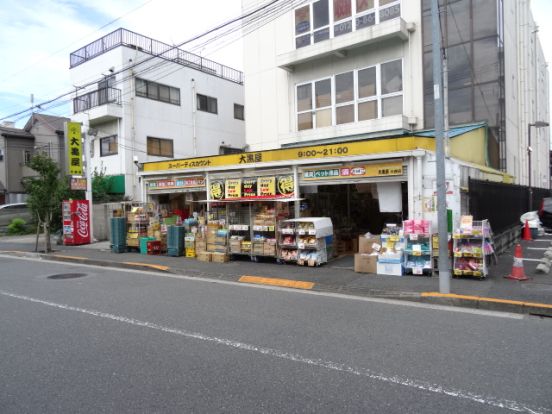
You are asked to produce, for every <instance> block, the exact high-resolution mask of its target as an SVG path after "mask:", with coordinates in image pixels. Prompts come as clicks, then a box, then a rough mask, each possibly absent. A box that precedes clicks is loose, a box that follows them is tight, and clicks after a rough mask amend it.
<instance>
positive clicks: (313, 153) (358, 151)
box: [144, 137, 435, 172]
mask: <svg viewBox="0 0 552 414" xmlns="http://www.w3.org/2000/svg"><path fill="white" fill-rule="evenodd" d="M416 149H427V150H430V151H433V150H434V149H435V142H434V139H433V138H422V137H400V138H387V139H369V140H365V141H355V142H344V143H341V144H327V145H317V146H311V147H299V148H285V149H277V150H269V151H259V152H245V153H242V154H227V155H213V156H211V157H199V158H189V159H184V160H172V161H157V162H148V163H145V164H144V171H145V172H148V171H166V170H188V169H194V168H197V169H204V168H216V167H226V166H230V165H238V166H239V165H242V166H247V165H254V164H257V163H266V162H276V161H290V160H299V161H300V160H305V161H307V160H316V159H325V158H336V157H347V156H355V155H373V154H382V153H392V152H399V151H413V150H416Z"/></svg>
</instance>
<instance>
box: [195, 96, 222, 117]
mask: <svg viewBox="0 0 552 414" xmlns="http://www.w3.org/2000/svg"><path fill="white" fill-rule="evenodd" d="M197 109H198V110H200V111H205V112H210V113H212V114H216V113H218V108H217V98H211V97H210V96H206V95H200V94H199V93H198V94H197Z"/></svg>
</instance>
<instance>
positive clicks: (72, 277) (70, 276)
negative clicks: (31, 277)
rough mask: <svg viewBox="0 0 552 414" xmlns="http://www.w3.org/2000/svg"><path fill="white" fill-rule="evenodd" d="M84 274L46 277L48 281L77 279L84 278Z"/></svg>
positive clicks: (60, 274) (59, 274) (63, 274)
mask: <svg viewBox="0 0 552 414" xmlns="http://www.w3.org/2000/svg"><path fill="white" fill-rule="evenodd" d="M84 276H86V273H58V274H55V275H51V276H48V279H54V280H60V279H76V278H78V277H84Z"/></svg>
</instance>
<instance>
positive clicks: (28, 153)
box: [23, 150, 32, 165]
mask: <svg viewBox="0 0 552 414" xmlns="http://www.w3.org/2000/svg"><path fill="white" fill-rule="evenodd" d="M23 158H24V159H23V162H24V163H25V165H29V164H30V162H31V158H32V154H31V151H28V150H26V151H25V152H24V154H23Z"/></svg>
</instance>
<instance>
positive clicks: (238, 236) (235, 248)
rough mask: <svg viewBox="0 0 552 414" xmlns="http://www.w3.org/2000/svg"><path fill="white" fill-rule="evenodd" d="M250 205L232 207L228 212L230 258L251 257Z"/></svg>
mask: <svg viewBox="0 0 552 414" xmlns="http://www.w3.org/2000/svg"><path fill="white" fill-rule="evenodd" d="M251 236H252V228H251V204H249V203H241V204H236V205H233V206H232V208H230V209H229V211H228V238H229V240H228V242H229V253H230V254H231V255H232V256H251Z"/></svg>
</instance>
